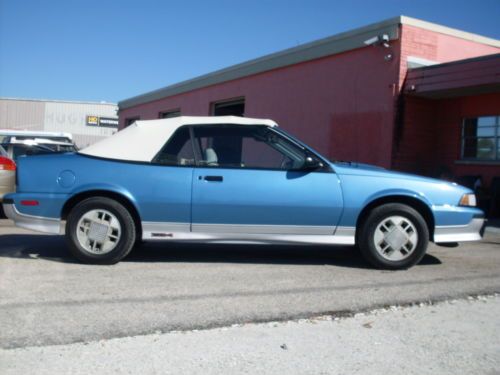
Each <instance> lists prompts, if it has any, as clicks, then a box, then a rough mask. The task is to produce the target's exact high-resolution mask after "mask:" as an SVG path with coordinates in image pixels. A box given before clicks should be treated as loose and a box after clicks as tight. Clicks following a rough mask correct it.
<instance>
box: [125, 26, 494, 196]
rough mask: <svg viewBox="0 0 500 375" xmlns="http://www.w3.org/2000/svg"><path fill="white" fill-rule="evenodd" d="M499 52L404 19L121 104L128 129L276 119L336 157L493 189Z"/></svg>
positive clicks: (486, 42)
mask: <svg viewBox="0 0 500 375" xmlns="http://www.w3.org/2000/svg"><path fill="white" fill-rule="evenodd" d="M499 54H500V41H499V40H496V39H491V38H486V37H483V36H479V35H475V34H471V33H467V32H464V31H461V30H456V29H451V28H448V27H445V26H441V25H437V24H432V23H429V22H425V21H421V20H417V19H413V18H409V17H405V16H400V17H396V18H393V19H389V20H386V21H382V22H379V23H376V24H373V25H368V26H365V27H362V28H359V29H356V30H352V31H348V32H345V33H341V34H338V35H334V36H332V37H329V38H325V39H322V40H318V41H315V42H312V43H308V44H305V45H301V46H298V47H295V48H292V49H288V50H285V51H282V52H278V53H275V54H272V55H268V56H264V57H261V58H259V59H255V60H252V61H248V62H245V63H242V64H239V65H235V66H232V67H229V68H226V69H223V70H220V71H216V72H213V73H210V74H207V75H204V76H201V77H198V78H194V79H192V80H189V81H185V82H181V83H178V84H175V85H172V86H168V87H165V88H162V89H159V90H156V91H153V92H149V93H146V94H143V95H139V96H136V97H133V98H130V99H126V100H123V101H121V102H119V103H118V105H119V118H120V128H123V127H125V126H127V125H128V124H130V123H132V122H133V121H135V120H136V119H143V120H145V119H156V118H161V117H168V116H175V115H179V114H183V115H202V116H207V115H224V114H236V115H244V116H247V117H259V118H271V119H273V120H275V121H276V122H278V124H280V126H281V127H283V128H284V129H285V130H287V131H289V132H290V133H292V134H295V135H297V136H298V137H299V138H300V139H302V140H304V141H305V142H306V143H308V144H310V145H311V146H313V147H314V148H316V149H317V150H318V151H320V152H321V153H323V154H324V155H326V156H328V157H330V158H334V159H340V160H352V161H358V162H365V163H371V164H376V165H379V166H382V167H386V168H394V169H398V170H402V171H408V172H414V173H418V174H424V175H431V176H446V177H447V178H451V179H460V178H462V177H469V176H478V177H479V178H480V179H481V183H482V184H483V185H484V186H488V185H490V184H491V183H492V180H493V179H494V177H496V176H498V177H499V178H500V140H499V139H500V124H499V121H500V117H499V116H500V81H499V77H500V55H499ZM486 123H487V124H489V125H486ZM486 128H487V129H486ZM485 137H487V138H488V140H487V141H486V140H484V139H483V138H485Z"/></svg>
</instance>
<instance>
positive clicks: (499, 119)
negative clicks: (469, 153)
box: [460, 114, 500, 164]
mask: <svg viewBox="0 0 500 375" xmlns="http://www.w3.org/2000/svg"><path fill="white" fill-rule="evenodd" d="M481 117H495V125H493V127H494V129H495V135H494V136H492V137H477V136H476V137H466V136H465V123H466V121H467V120H471V119H479V118H481ZM486 127H491V126H486ZM478 128H479V126H478ZM474 138H475V139H477V138H493V139H494V142H495V145H494V152H495V157H494V158H493V159H481V158H477V157H475V158H473V157H465V156H464V153H465V141H466V139H474ZM460 161H463V162H474V163H476V164H479V163H485V164H490V163H499V162H500V115H493V114H488V115H477V116H470V117H463V118H462V129H461V132H460Z"/></svg>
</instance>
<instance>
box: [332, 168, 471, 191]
mask: <svg viewBox="0 0 500 375" xmlns="http://www.w3.org/2000/svg"><path fill="white" fill-rule="evenodd" d="M332 167H333V169H334V170H335V172H336V173H337V174H338V175H354V176H367V177H369V176H371V177H379V178H394V179H406V180H414V181H420V182H427V183H431V184H443V183H444V184H449V185H452V186H455V187H458V186H460V185H458V184H456V183H455V182H449V181H445V180H438V179H436V178H431V177H424V176H418V175H415V174H411V173H403V172H396V171H391V170H388V169H385V168H382V167H378V166H376V165H371V164H364V163H355V162H334V163H332ZM464 189H466V188H464ZM467 190H469V189H467Z"/></svg>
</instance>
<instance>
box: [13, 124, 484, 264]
mask: <svg viewBox="0 0 500 375" xmlns="http://www.w3.org/2000/svg"><path fill="white" fill-rule="evenodd" d="M475 204H476V202H475V196H474V194H473V193H472V191H470V190H469V189H466V188H464V187H461V186H458V185H456V184H454V183H449V182H444V181H439V180H434V179H429V178H423V177H419V176H413V175H408V174H402V173H395V172H390V171H387V170H384V169H382V168H377V167H373V166H368V165H359V164H355V163H343V162H338V163H337V162H330V161H328V160H327V159H325V158H324V157H322V156H321V155H320V154H318V153H317V152H315V151H314V150H313V149H311V148H309V147H308V146H306V145H305V144H303V143H302V142H300V141H298V140H297V139H295V138H293V137H292V136H290V135H289V134H287V133H286V132H284V131H283V130H281V129H280V128H279V127H278V126H277V125H276V123H274V122H273V121H270V120H259V119H250V118H239V117H230V116H228V117H178V118H173V119H164V120H151V121H137V122H135V123H134V124H133V125H131V126H129V127H127V128H126V129H124V130H123V131H120V132H118V133H117V134H115V135H114V136H112V137H110V138H107V139H105V140H102V141H100V142H98V143H96V144H94V145H92V146H90V147H87V148H85V149H83V150H81V151H79V152H78V153H73V154H63V155H39V156H29V157H23V158H20V159H19V160H18V174H17V192H16V193H14V194H10V195H7V196H6V197H5V199H4V210H5V212H6V214H7V215H8V217H9V218H11V219H12V220H14V221H15V223H16V224H17V225H18V226H20V227H24V228H29V229H33V230H37V231H42V232H48V233H57V234H59V233H65V234H66V238H67V240H68V244H69V247H70V249H71V251H72V253H73V254H74V255H75V256H76V257H77V258H78V259H80V260H82V261H84V262H88V263H99V264H112V263H116V262H118V261H120V260H121V259H122V258H124V257H125V256H126V255H127V254H128V253H129V252H130V250H131V249H132V248H133V246H134V245H135V244H136V243H137V242H138V241H140V240H145V241H200V242H212V243H241V242H250V243H286V244H292V243H295V244H297V243H298V244H331V245H336V244H342V245H355V244H357V245H358V247H359V248H360V249H361V251H362V253H363V255H364V256H365V257H366V259H367V260H368V261H369V262H371V263H372V264H373V265H374V266H376V267H379V268H387V269H401V268H407V267H410V266H412V265H414V264H416V263H418V262H419V261H420V259H422V257H423V256H424V254H425V252H426V249H427V245H428V242H429V241H434V242H436V243H446V242H459V241H474V240H479V239H481V234H480V233H481V229H482V226H483V222H484V218H483V212H482V211H481V210H479V209H477V208H475V207H474V206H475Z"/></svg>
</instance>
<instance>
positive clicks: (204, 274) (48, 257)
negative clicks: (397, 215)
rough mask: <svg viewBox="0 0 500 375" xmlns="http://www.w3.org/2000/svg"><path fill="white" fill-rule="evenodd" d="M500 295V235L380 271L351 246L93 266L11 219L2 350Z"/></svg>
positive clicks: (164, 254) (139, 257) (171, 254)
mask: <svg viewBox="0 0 500 375" xmlns="http://www.w3.org/2000/svg"><path fill="white" fill-rule="evenodd" d="M498 291H500V235H499V234H498V233H494V232H488V233H487V234H486V237H485V239H484V240H483V241H482V242H480V243H470V244H462V245H460V246H459V247H455V248H444V247H437V246H434V245H432V246H431V247H430V249H429V252H428V255H427V256H426V257H425V258H424V259H423V261H422V262H421V264H420V265H418V266H416V267H414V268H412V269H410V270H407V271H398V272H392V271H380V270H374V269H371V268H370V267H369V266H368V265H367V264H366V263H365V262H364V260H363V259H362V258H361V256H360V255H359V254H358V253H357V252H356V250H355V249H354V248H351V247H339V248H332V247H283V246H250V245H248V246H242V245H238V246H232V245H224V246H222V245H217V246H215V245H210V246H209V245H186V244H183V245H179V244H173V243H172V244H163V245H162V244H147V245H145V246H143V247H142V248H140V249H136V250H134V252H133V253H132V254H131V255H130V256H129V257H128V258H127V259H125V260H124V261H122V262H121V263H119V264H117V265H114V266H92V265H83V264H79V263H77V262H75V261H74V259H73V258H72V257H71V256H70V255H69V254H68V252H67V249H66V246H65V242H64V238H63V237H60V236H48V235H40V234H35V233H32V232H29V231H24V230H21V229H17V228H14V227H13V225H12V222H10V221H8V220H2V221H0V346H1V347H2V348H18V347H25V346H44V345H51V344H66V343H72V342H86V341H93V340H102V339H109V338H114V337H126V336H133V335H142V334H148V333H159V332H167V331H171V330H190V329H202V328H209V327H216V326H227V325H231V324H234V323H245V322H261V321H272V320H286V319H293V318H301V317H310V316H314V315H319V314H324V313H335V314H337V315H342V314H343V313H344V312H352V311H361V310H367V309H372V308H374V307H378V306H385V305H395V304H406V303H411V302H415V301H427V300H432V301H436V300H444V299H448V298H454V297H459V296H465V295H474V294H484V293H494V292H498Z"/></svg>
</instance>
